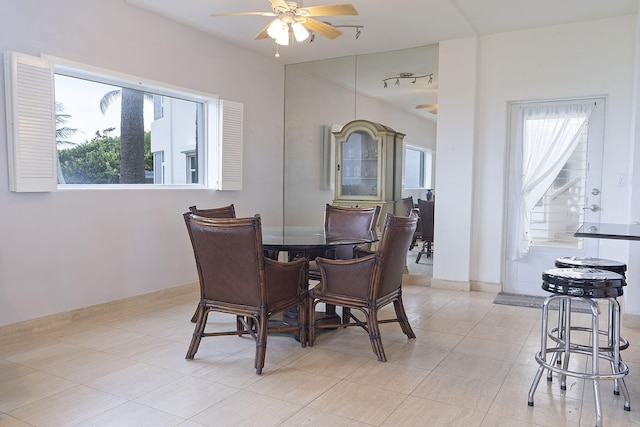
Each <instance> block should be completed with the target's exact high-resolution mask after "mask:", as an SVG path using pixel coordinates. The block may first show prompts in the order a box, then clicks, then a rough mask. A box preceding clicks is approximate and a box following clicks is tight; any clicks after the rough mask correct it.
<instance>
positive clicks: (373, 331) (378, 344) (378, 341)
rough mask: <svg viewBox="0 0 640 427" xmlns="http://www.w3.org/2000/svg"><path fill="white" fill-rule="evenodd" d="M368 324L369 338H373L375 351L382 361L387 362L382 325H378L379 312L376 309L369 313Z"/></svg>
mask: <svg viewBox="0 0 640 427" xmlns="http://www.w3.org/2000/svg"><path fill="white" fill-rule="evenodd" d="M367 326H368V327H369V339H370V340H371V348H372V349H373V352H374V353H375V354H376V356H378V360H379V361H380V362H386V361H387V356H386V355H385V354H384V348H383V347H382V338H381V337H380V326H379V325H378V312H377V311H376V310H375V309H374V310H371V311H369V312H368V313H367Z"/></svg>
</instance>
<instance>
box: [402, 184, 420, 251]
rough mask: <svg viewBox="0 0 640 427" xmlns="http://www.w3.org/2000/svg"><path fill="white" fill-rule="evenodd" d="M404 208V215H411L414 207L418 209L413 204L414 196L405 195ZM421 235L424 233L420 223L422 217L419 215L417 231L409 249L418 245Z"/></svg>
mask: <svg viewBox="0 0 640 427" xmlns="http://www.w3.org/2000/svg"><path fill="white" fill-rule="evenodd" d="M402 209H403V213H404V216H409V215H411V212H413V211H414V209H416V207H415V205H414V204H413V196H409V197H405V198H404V199H402ZM418 215H419V214H418ZM421 235H422V229H421V225H420V217H419V216H418V225H417V226H416V231H415V232H414V233H413V239H412V240H411V245H409V250H411V249H413V248H415V247H416V245H417V243H416V242H417V241H418V239H419V238H420V236H421Z"/></svg>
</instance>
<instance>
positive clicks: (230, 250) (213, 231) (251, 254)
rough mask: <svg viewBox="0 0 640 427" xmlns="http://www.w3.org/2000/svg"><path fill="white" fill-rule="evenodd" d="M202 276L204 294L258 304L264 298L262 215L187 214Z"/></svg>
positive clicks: (194, 250) (246, 304) (233, 301)
mask: <svg viewBox="0 0 640 427" xmlns="http://www.w3.org/2000/svg"><path fill="white" fill-rule="evenodd" d="M184 220H185V223H186V224H187V228H188V229H189V237H190V238H191V244H192V245H193V253H194V255H195V259H196V267H197V270H198V276H199V279H200V292H201V297H202V298H204V299H207V300H212V301H218V302H223V303H228V304H238V305H243V306H251V307H259V306H260V305H261V304H263V302H264V301H265V297H266V292H265V289H266V285H265V273H264V270H265V265H264V254H263V248H262V228H261V223H260V215H256V216H254V217H253V218H206V217H201V216H196V215H194V214H193V213H191V212H187V213H185V214H184Z"/></svg>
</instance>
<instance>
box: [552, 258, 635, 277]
mask: <svg viewBox="0 0 640 427" xmlns="http://www.w3.org/2000/svg"><path fill="white" fill-rule="evenodd" d="M555 266H556V267H558V268H597V269H598V270H608V271H613V272H615V273H618V274H620V275H622V276H624V275H625V273H626V271H627V265H626V264H625V263H622V262H620V261H614V260H612V259H604V258H592V257H577V256H568V257H562V258H557V259H556V260H555Z"/></svg>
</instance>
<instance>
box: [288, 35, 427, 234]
mask: <svg viewBox="0 0 640 427" xmlns="http://www.w3.org/2000/svg"><path fill="white" fill-rule="evenodd" d="M409 74H411V76H409V77H407V76H408V75H409ZM403 76H404V77H403ZM385 79H386V87H385ZM437 92H438V46H437V45H431V46H423V47H416V48H412V49H403V50H398V51H391V52H382V53H373V54H367V55H357V56H348V57H342V58H334V59H327V60H321V61H313V62H306V63H301V64H292V65H287V66H286V69H285V142H284V144H285V145H284V155H285V158H284V164H285V167H284V170H285V173H284V222H285V224H287V225H313V224H318V225H320V224H322V223H323V217H324V205H325V204H326V203H332V201H333V196H334V190H333V188H332V187H333V180H332V171H333V147H332V142H331V131H332V130H336V129H340V128H341V127H342V126H343V125H345V124H346V123H348V122H349V121H351V120H355V119H365V120H370V121H373V122H378V123H381V124H383V125H386V126H389V127H391V128H393V129H394V130H396V131H398V132H401V133H404V134H405V135H406V136H405V139H404V142H405V144H406V145H409V146H413V147H424V148H428V149H431V150H433V151H434V152H435V143H436V121H437V115H436V114H434V112H433V111H431V110H433V109H422V108H420V109H416V106H418V105H424V104H437ZM413 192H415V193H416V194H415V195H414V194H412V193H413ZM423 192H424V191H422V190H410V189H407V190H403V196H404V197H406V196H408V195H414V199H417V197H418V196H422V193H423Z"/></svg>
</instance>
